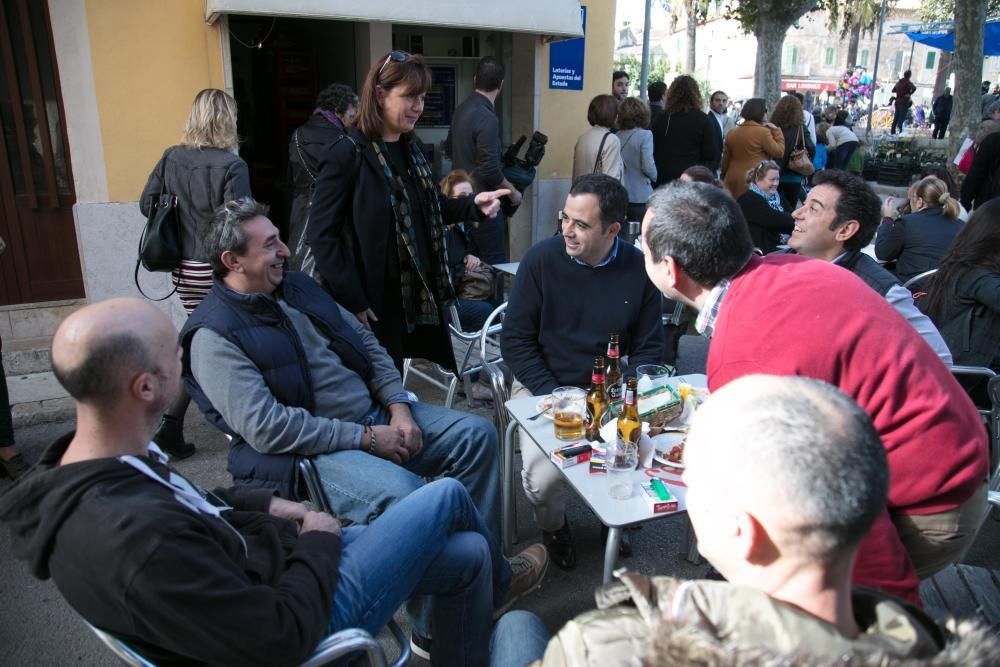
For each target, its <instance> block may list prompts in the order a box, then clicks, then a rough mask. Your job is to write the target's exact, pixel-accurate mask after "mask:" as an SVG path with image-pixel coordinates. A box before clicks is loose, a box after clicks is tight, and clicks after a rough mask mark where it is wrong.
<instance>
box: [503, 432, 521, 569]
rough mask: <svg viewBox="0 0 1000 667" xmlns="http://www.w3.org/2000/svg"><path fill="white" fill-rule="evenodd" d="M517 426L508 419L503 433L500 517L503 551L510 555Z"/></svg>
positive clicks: (512, 543) (512, 541)
mask: <svg viewBox="0 0 1000 667" xmlns="http://www.w3.org/2000/svg"><path fill="white" fill-rule="evenodd" d="M516 428H517V421H516V420H513V419H512V420H510V423H509V424H507V430H506V431H505V432H504V434H503V471H502V472H503V479H501V480H500V481H501V486H502V490H501V501H502V503H503V505H502V507H503V509H502V513H503V516H502V517H501V524H502V528H501V532H502V533H503V535H502V540H503V545H502V548H503V552H504V553H505V554H507V555H508V556H509V555H511V548H512V547H513V545H514V540H513V532H512V530H511V520H512V519H513V517H514V429H516Z"/></svg>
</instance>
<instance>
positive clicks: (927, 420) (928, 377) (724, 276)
mask: <svg viewBox="0 0 1000 667" xmlns="http://www.w3.org/2000/svg"><path fill="white" fill-rule="evenodd" d="M819 189H820V188H819V186H817V191H818V190H819ZM811 203H816V202H811ZM828 203H829V202H828ZM647 207H648V208H647V213H646V219H645V220H644V221H643V227H642V240H643V251H644V253H645V258H646V272H647V273H648V274H649V276H650V278H651V279H652V281H653V283H654V284H655V285H656V286H657V287H659V288H660V291H661V292H663V293H664V294H665V295H666V296H667V297H669V298H672V299H677V300H680V301H682V302H683V303H685V304H687V305H689V306H691V307H693V308H696V309H697V310H698V318H697V320H696V322H695V328H696V329H697V330H698V331H699V332H700V333H701V334H702V335H704V336H706V337H708V338H711V345H710V346H709V350H708V359H707V362H706V372H707V373H706V374H707V375H708V386H709V389H711V390H712V391H715V390H717V389H719V388H720V387H723V386H725V385H726V384H727V383H729V382H732V381H733V380H735V379H737V378H740V377H742V376H744V375H748V374H752V373H767V374H772V375H802V376H806V377H811V378H815V379H817V380H823V381H825V382H829V383H831V384H833V385H835V386H836V387H838V388H839V389H840V390H841V391H843V392H844V393H845V394H847V395H848V396H850V397H851V398H852V399H854V400H855V401H856V402H857V403H858V405H860V406H861V407H862V408H863V409H864V410H865V411H866V412H867V413H868V415H869V416H870V417H871V418H872V422H873V423H874V424H875V428H876V430H877V431H878V433H879V437H880V438H881V439H882V444H883V445H884V447H885V451H886V455H887V456H888V459H889V471H890V473H891V474H890V484H889V502H888V508H889V514H890V517H891V519H892V524H891V526H888V525H886V526H885V528H886V530H884V531H883V530H882V528H883V524H882V523H881V522H879V523H876V525H875V528H874V529H873V531H872V533H871V535H870V536H869V538H868V539H867V540H866V542H865V543H864V544H862V546H861V550H860V555H859V556H858V559H857V563H856V564H855V570H854V582H855V583H856V584H863V585H866V586H872V587H874V588H879V589H881V590H884V591H886V592H889V593H892V594H894V595H899V596H901V597H904V598H906V599H908V600H910V601H912V602H918V601H919V593H918V587H919V579H918V577H929V576H931V575H933V574H934V573H935V572H937V571H939V570H941V569H942V568H944V567H946V566H947V565H948V564H949V563H951V562H953V561H954V560H957V559H958V558H959V557H960V556H961V555H962V554H963V553H964V551H965V549H966V548H967V547H968V546H969V544H971V542H972V540H973V538H974V537H975V534H976V530H977V529H978V527H979V523H980V521H981V519H982V516H983V511H984V510H985V505H986V477H987V474H988V473H987V470H988V467H989V463H988V452H987V437H986V436H987V434H986V430H985V429H984V428H983V424H982V422H981V420H980V418H979V413H978V412H977V411H976V408H975V406H974V405H973V404H972V401H971V400H970V399H969V398H968V396H966V394H965V392H964V391H963V390H962V387H961V386H960V385H959V384H958V382H957V381H956V380H955V378H954V377H953V376H952V374H951V371H950V370H949V369H948V368H947V367H946V366H945V365H944V363H943V362H942V361H941V359H940V358H939V357H938V355H937V354H936V353H935V352H934V350H933V349H931V347H930V346H929V345H928V344H927V343H926V342H925V340H924V339H923V338H921V336H920V334H918V333H917V331H916V329H915V328H914V327H913V326H911V325H910V324H908V323H907V321H906V320H905V319H903V317H902V316H901V315H900V314H899V313H898V312H897V311H896V310H895V309H894V308H893V307H892V306H891V305H890V304H889V303H888V302H887V301H886V299H884V298H883V297H882V296H881V295H880V294H878V293H877V292H876V291H875V290H873V289H872V288H870V287H869V286H868V285H866V284H865V283H864V282H863V281H862V280H861V279H860V278H859V277H858V276H856V275H853V274H852V273H851V272H850V271H847V270H846V269H844V268H841V267H839V266H834V265H833V264H831V263H829V262H824V261H818V260H816V259H810V258H805V257H800V256H797V255H778V256H774V255H769V256H767V257H757V256H755V255H754V254H753V244H752V242H751V240H750V234H749V231H748V228H747V223H746V220H745V219H744V218H743V214H742V213H741V212H740V209H739V207H738V206H737V205H736V204H735V202H734V201H733V200H732V198H731V197H728V196H726V195H725V193H723V192H721V191H720V190H718V189H717V188H712V187H711V186H707V185H705V184H701V183H693V184H676V185H673V184H672V185H671V186H669V187H665V188H660V189H659V190H657V191H656V192H655V193H653V195H652V196H651V197H650V199H649V201H648V203H647ZM838 211H839V209H838ZM889 528H894V529H893V530H889Z"/></svg>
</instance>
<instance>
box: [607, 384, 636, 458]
mask: <svg viewBox="0 0 1000 667" xmlns="http://www.w3.org/2000/svg"><path fill="white" fill-rule="evenodd" d="M638 402H639V399H638V392H637V391H636V379H635V378H634V377H630V378H629V379H628V383H627V385H626V389H625V403H624V405H623V406H622V412H621V415H619V417H618V439H617V442H615V454H614V457H613V458H612V460H611V470H612V471H615V472H618V471H626V470H635V466H636V463H638V461H639V437H640V436H641V435H642V423H641V422H640V421H639V406H638Z"/></svg>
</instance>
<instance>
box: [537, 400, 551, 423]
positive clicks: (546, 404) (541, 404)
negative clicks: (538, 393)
mask: <svg viewBox="0 0 1000 667" xmlns="http://www.w3.org/2000/svg"><path fill="white" fill-rule="evenodd" d="M535 410H536V411H537V412H540V413H542V416H543V417H545V418H546V419H550V420H551V419H552V395H551V394H550V395H548V396H542V397H541V398H540V399H538V403H535Z"/></svg>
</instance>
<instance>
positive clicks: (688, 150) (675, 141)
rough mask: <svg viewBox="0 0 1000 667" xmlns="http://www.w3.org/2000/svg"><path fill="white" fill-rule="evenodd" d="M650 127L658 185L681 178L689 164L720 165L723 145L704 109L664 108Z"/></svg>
mask: <svg viewBox="0 0 1000 667" xmlns="http://www.w3.org/2000/svg"><path fill="white" fill-rule="evenodd" d="M713 128H714V129H713ZM649 129H650V131H652V133H653V161H654V162H656V186H657V187H659V186H661V185H663V184H664V183H669V182H670V181H673V180H676V179H678V178H680V175H681V174H682V173H684V170H685V169H687V168H688V167H693V166H695V165H699V164H700V165H703V166H706V167H708V168H709V169H715V168H717V167H718V166H719V160H720V159H721V156H722V144H721V142H720V140H719V139H717V138H716V137H717V135H719V134H720V132H719V124H718V123H716V122H715V121H714V120H713V119H711V118H709V117H708V116H706V115H705V112H703V111H700V110H698V109H691V110H689V111H678V112H671V111H670V110H666V111H664V112H663V113H661V114H660V115H659V116H657V118H656V122H655V123H653V126H652V127H650V128H649Z"/></svg>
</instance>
